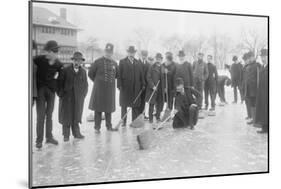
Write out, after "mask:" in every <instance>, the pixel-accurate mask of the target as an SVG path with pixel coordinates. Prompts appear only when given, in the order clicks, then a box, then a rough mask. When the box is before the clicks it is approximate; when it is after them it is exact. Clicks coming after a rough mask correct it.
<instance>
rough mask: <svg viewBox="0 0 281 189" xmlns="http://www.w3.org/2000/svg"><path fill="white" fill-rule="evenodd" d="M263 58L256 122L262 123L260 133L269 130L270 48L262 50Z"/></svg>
mask: <svg viewBox="0 0 281 189" xmlns="http://www.w3.org/2000/svg"><path fill="white" fill-rule="evenodd" d="M260 56H261V60H262V63H263V66H262V68H261V69H260V72H259V80H258V91H257V102H256V103H257V104H256V123H257V124H260V125H261V128H262V130H261V131H258V133H267V132H268V106H269V104H268V102H269V99H268V92H269V91H268V90H269V89H268V50H267V49H262V50H261V55H260Z"/></svg>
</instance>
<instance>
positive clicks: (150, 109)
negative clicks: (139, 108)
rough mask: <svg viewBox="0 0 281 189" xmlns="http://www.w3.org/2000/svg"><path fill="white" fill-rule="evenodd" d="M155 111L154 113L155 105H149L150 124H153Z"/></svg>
mask: <svg viewBox="0 0 281 189" xmlns="http://www.w3.org/2000/svg"><path fill="white" fill-rule="evenodd" d="M153 111H154V104H152V103H150V104H149V110H148V116H149V122H153Z"/></svg>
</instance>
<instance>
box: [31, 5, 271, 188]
mask: <svg viewBox="0 0 281 189" xmlns="http://www.w3.org/2000/svg"><path fill="white" fill-rule="evenodd" d="M183 9H188V7H187V8H185V7H183ZM210 11H212V10H210ZM269 54H270V53H269V16H267V15H252V14H248V13H247V12H245V14H235V13H220V12H200V10H192V11H191V10H172V9H160V8H157V7H154V8H143V7H125V6H124V7H122V6H114V5H97V4H79V2H77V3H59V2H44V1H30V2H29V62H28V68H29V125H28V128H29V187H31V188H36V187H50V186H52V187H54V186H73V185H77V184H78V185H79V184H104V183H118V182H134V181H150V180H163V179H164V180H165V179H179V178H186V179H188V178H196V177H207V176H208V177H209V176H225V175H239V174H240V175H241V174H257V173H269Z"/></svg>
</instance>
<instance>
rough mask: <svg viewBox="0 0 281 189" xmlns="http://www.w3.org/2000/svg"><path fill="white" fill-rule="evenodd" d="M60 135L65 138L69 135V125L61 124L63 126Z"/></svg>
mask: <svg viewBox="0 0 281 189" xmlns="http://www.w3.org/2000/svg"><path fill="white" fill-rule="evenodd" d="M72 133H73V131H72ZM62 135H63V136H64V137H65V138H69V135H70V125H68V124H63V126H62Z"/></svg>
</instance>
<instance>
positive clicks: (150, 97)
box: [148, 80, 160, 104]
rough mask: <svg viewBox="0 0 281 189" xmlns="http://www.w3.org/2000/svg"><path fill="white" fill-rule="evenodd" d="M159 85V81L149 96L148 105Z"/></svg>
mask: <svg viewBox="0 0 281 189" xmlns="http://www.w3.org/2000/svg"><path fill="white" fill-rule="evenodd" d="M159 83H160V80H159V81H158V82H157V84H156V88H155V90H153V92H152V94H151V95H150V97H149V100H148V104H149V103H150V101H151V99H152V97H153V95H154V93H155V92H156V90H157V87H158V85H159Z"/></svg>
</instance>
